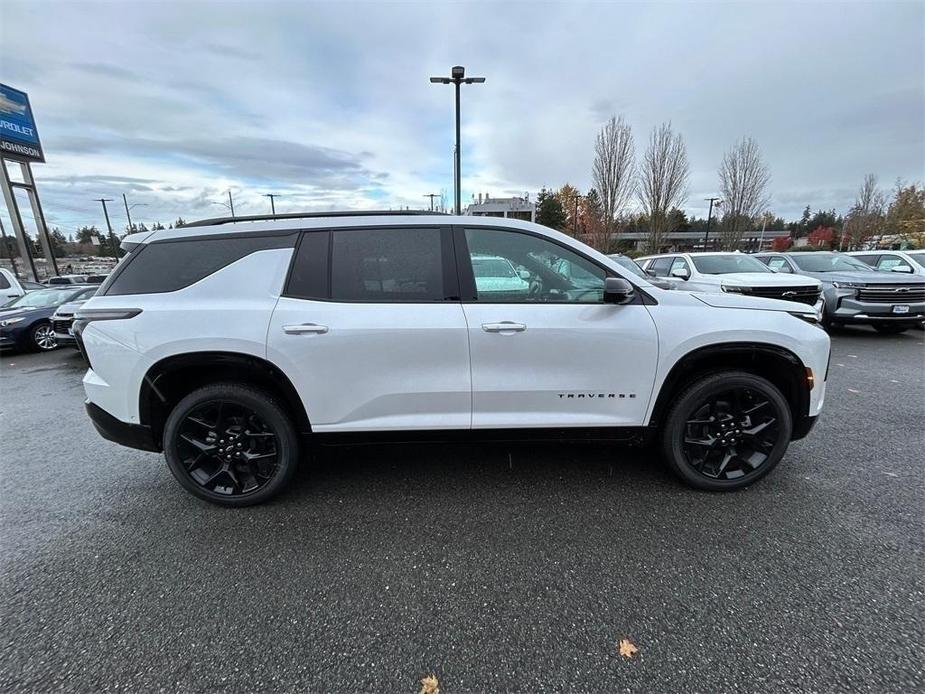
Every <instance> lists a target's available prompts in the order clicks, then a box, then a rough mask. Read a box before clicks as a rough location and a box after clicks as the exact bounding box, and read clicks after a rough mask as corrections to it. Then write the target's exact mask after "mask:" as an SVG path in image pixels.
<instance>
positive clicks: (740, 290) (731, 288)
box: [720, 284, 749, 294]
mask: <svg viewBox="0 0 925 694" xmlns="http://www.w3.org/2000/svg"><path fill="white" fill-rule="evenodd" d="M720 288H721V289H722V290H723V291H724V292H731V293H734V294H748V292H749V288H748V287H739V286H736V285H734V284H723V285H720Z"/></svg>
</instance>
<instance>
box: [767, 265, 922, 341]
mask: <svg viewBox="0 0 925 694" xmlns="http://www.w3.org/2000/svg"><path fill="white" fill-rule="evenodd" d="M755 257H756V258H758V260H760V261H761V262H763V263H764V264H765V265H767V266H768V267H770V268H771V269H772V270H775V271H776V272H784V273H793V274H795V275H806V276H808V277H814V278H816V279H817V280H819V281H821V282H822V294H823V298H824V300H825V308H824V309H823V311H824V314H823V320H822V323H823V325H825V326H826V327H830V326H838V325H858V324H862V325H872V326H873V327H874V329H875V330H877V331H878V332H881V333H901V332H903V331H904V330H908V329H909V328H911V327H915V326H916V325H919V324H921V322H922V320H923V319H925V281H922V279H921V278H917V277H904V276H901V275H897V273H887V272H877V271H876V270H874V269H872V268H871V267H870V266H869V265H865V264H864V263H862V262H861V261H859V260H857V259H855V258H852V257H851V256H849V255H844V254H843V253H835V252H822V251H817V252H805V253H759V254H757V255H756V256H755Z"/></svg>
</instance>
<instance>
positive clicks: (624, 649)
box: [422, 639, 639, 694]
mask: <svg viewBox="0 0 925 694" xmlns="http://www.w3.org/2000/svg"><path fill="white" fill-rule="evenodd" d="M638 651H639V649H638V648H636V646H634V645H633V643H632V641H630V640H629V639H620V655H622V656H623V657H624V658H632V657H633V656H634V655H636V653H637V652H638ZM422 694H423V693H422Z"/></svg>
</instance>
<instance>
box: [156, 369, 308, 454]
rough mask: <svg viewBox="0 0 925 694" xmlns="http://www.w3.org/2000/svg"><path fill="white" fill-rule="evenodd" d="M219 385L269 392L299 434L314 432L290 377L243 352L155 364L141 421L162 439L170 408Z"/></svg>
mask: <svg viewBox="0 0 925 694" xmlns="http://www.w3.org/2000/svg"><path fill="white" fill-rule="evenodd" d="M181 374H189V375H191V376H192V379H191V380H190V379H186V378H182V376H181ZM177 378H181V381H180V382H181V383H182V386H178V385H177V383H176V382H175V380H174V379H177ZM218 382H229V383H247V384H249V385H252V386H254V387H257V388H263V389H265V390H268V391H269V392H270V393H271V394H272V395H275V396H277V397H278V398H279V399H280V400H282V403H281V404H282V405H283V406H284V408H285V409H287V410H288V411H289V413H290V414H291V415H292V417H293V421H294V423H295V425H296V429H297V431H298V432H299V433H300V434H303V435H307V434H310V433H311V423H310V422H309V419H308V413H307V412H306V411H305V405H304V403H303V402H302V399H301V397H299V393H298V391H297V390H296V388H295V386H294V385H293V384H292V381H290V380H289V377H288V376H286V374H285V373H284V372H283V370H282V369H280V368H279V367H278V366H276V365H275V364H273V363H272V362H270V361H268V360H266V359H263V358H261V357H257V356H255V355H252V354H245V353H243V352H228V351H202V352H184V353H182V354H175V355H172V356H169V357H165V358H163V359H161V360H160V361H158V362H156V363H154V364H153V365H152V366H151V367H150V368H149V369H148V371H147V373H146V374H145V376H144V378H143V379H142V384H141V389H140V391H139V394H138V413H139V419H140V421H141V423H142V424H143V425H145V426H148V427H150V428H151V429H152V431H153V432H154V434H155V436H156V437H159V436H160V434H161V433H162V431H163V426H164V422H165V421H166V418H167V415H168V414H169V407H170V406H172V405H175V404H176V403H177V402H179V400H180V399H181V398H182V397H183V396H184V395H186V394H188V393H190V392H192V390H194V389H196V388H198V387H200V386H204V385H210V384H212V383H218Z"/></svg>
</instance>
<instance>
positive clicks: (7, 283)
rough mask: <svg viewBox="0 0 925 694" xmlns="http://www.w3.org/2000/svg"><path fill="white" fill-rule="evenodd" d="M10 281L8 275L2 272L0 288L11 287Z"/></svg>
mask: <svg viewBox="0 0 925 694" xmlns="http://www.w3.org/2000/svg"><path fill="white" fill-rule="evenodd" d="M9 288H10V281H9V280H8V279H7V278H6V275H3V274H0V289H9Z"/></svg>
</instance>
